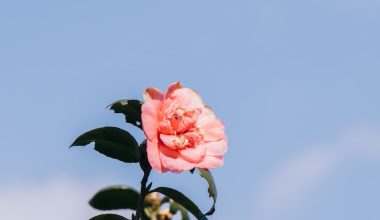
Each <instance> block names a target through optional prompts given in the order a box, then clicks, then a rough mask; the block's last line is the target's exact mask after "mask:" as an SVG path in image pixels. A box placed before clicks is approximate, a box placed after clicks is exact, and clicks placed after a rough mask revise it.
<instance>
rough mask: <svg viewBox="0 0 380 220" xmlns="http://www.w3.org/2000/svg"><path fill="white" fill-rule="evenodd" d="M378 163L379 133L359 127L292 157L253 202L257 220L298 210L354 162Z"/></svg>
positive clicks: (268, 179) (270, 178)
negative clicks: (370, 159)
mask: <svg viewBox="0 0 380 220" xmlns="http://www.w3.org/2000/svg"><path fill="white" fill-rule="evenodd" d="M355 157H356V158H358V157H361V158H363V157H364V158H366V159H368V158H372V159H380V130H379V129H375V128H369V127H359V128H356V129H353V130H351V131H348V132H346V133H345V134H344V135H342V136H341V137H340V138H337V140H335V141H332V142H331V143H327V144H320V145H316V146H314V147H310V148H307V150H306V151H304V152H301V153H299V154H295V155H293V157H291V158H289V159H288V160H287V161H285V162H284V163H282V164H279V166H278V168H277V169H276V170H274V171H273V172H272V173H271V174H270V175H269V176H268V177H267V178H266V179H265V180H264V181H263V182H262V185H261V186H262V187H261V188H260V190H259V192H258V197H257V200H256V202H255V216H256V219H259V220H267V219H277V217H278V216H279V215H281V214H282V213H284V212H285V211H286V210H289V209H292V208H297V207H299V206H300V205H301V204H302V202H303V201H304V200H305V199H306V198H307V196H308V195H309V194H310V193H312V192H314V191H315V190H317V189H318V187H320V186H321V184H323V183H325V182H326V180H327V179H328V177H329V176H330V175H332V174H334V173H335V172H337V171H339V168H340V166H341V165H343V164H344V163H347V162H349V161H350V160H351V159H353V158H355Z"/></svg>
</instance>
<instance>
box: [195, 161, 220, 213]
mask: <svg viewBox="0 0 380 220" xmlns="http://www.w3.org/2000/svg"><path fill="white" fill-rule="evenodd" d="M197 170H198V172H199V175H201V177H203V178H204V179H205V180H206V181H207V183H208V194H209V197H212V199H213V200H214V203H213V204H212V207H211V209H210V210H209V211H208V212H206V213H205V215H212V214H213V213H214V212H215V203H216V198H217V196H218V192H217V190H216V185H215V182H214V178H213V177H212V174H211V172H210V171H209V170H207V169H202V168H197Z"/></svg>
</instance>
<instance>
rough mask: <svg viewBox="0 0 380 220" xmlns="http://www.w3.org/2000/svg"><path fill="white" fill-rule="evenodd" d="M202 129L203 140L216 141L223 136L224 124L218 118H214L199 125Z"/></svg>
mask: <svg viewBox="0 0 380 220" xmlns="http://www.w3.org/2000/svg"><path fill="white" fill-rule="evenodd" d="M201 128H202V129H203V131H204V138H203V139H204V140H205V141H217V140H220V139H222V138H224V136H225V134H224V125H223V123H222V122H221V121H220V120H218V119H214V120H211V121H209V122H208V123H206V124H204V125H203V126H202V127H201Z"/></svg>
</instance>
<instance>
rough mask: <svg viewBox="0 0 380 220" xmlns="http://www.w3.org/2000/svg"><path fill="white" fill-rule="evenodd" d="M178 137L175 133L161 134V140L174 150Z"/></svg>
mask: <svg viewBox="0 0 380 220" xmlns="http://www.w3.org/2000/svg"><path fill="white" fill-rule="evenodd" d="M176 139H177V137H176V136H174V135H166V134H160V140H161V141H162V143H163V144H164V145H165V146H167V147H169V148H171V149H173V150H175V149H176V145H175V140H176Z"/></svg>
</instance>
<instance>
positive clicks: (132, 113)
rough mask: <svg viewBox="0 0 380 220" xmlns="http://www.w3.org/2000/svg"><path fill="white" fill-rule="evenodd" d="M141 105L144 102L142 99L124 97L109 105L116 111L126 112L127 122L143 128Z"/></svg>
mask: <svg viewBox="0 0 380 220" xmlns="http://www.w3.org/2000/svg"><path fill="white" fill-rule="evenodd" d="M141 105H142V102H141V101H140V100H133V99H130V100H128V99H122V100H118V101H116V102H114V103H112V104H110V105H109V106H108V107H109V108H110V109H111V110H113V111H114V112H115V113H121V114H124V116H125V121H126V122H127V123H130V124H133V125H135V126H137V127H139V128H141V129H142V126H141Z"/></svg>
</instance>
